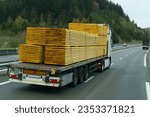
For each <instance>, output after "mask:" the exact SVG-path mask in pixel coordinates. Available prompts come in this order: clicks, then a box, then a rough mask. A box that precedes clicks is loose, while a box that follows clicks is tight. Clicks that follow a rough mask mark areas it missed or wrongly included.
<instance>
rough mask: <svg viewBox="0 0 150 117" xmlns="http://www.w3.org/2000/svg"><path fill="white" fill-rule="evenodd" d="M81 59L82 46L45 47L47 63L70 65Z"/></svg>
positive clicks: (45, 61)
mask: <svg viewBox="0 0 150 117" xmlns="http://www.w3.org/2000/svg"><path fill="white" fill-rule="evenodd" d="M81 48H82V47H81ZM82 56H85V55H82ZM79 61H81V60H80V47H52V46H46V47H45V60H44V63H45V64H54V65H68V64H72V63H76V62H79Z"/></svg>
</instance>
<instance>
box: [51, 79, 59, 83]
mask: <svg viewBox="0 0 150 117" xmlns="http://www.w3.org/2000/svg"><path fill="white" fill-rule="evenodd" d="M49 82H50V83H59V82H60V80H55V79H51V80H49Z"/></svg>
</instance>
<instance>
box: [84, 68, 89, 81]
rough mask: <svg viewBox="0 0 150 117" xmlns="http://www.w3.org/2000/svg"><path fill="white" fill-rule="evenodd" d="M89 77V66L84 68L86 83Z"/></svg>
mask: <svg viewBox="0 0 150 117" xmlns="http://www.w3.org/2000/svg"><path fill="white" fill-rule="evenodd" d="M88 77H89V69H88V65H86V66H85V67H84V81H86V80H87V79H88Z"/></svg>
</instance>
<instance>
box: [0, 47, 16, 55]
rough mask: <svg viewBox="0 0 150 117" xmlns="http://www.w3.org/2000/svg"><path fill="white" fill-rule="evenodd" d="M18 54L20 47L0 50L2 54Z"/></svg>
mask: <svg viewBox="0 0 150 117" xmlns="http://www.w3.org/2000/svg"><path fill="white" fill-rule="evenodd" d="M10 54H18V49H17V48H16V49H8V50H0V55H10Z"/></svg>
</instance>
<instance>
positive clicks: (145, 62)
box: [144, 54, 147, 67]
mask: <svg viewBox="0 0 150 117" xmlns="http://www.w3.org/2000/svg"><path fill="white" fill-rule="evenodd" d="M146 57H147V54H145V55H144V67H146V66H147V64H146Z"/></svg>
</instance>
